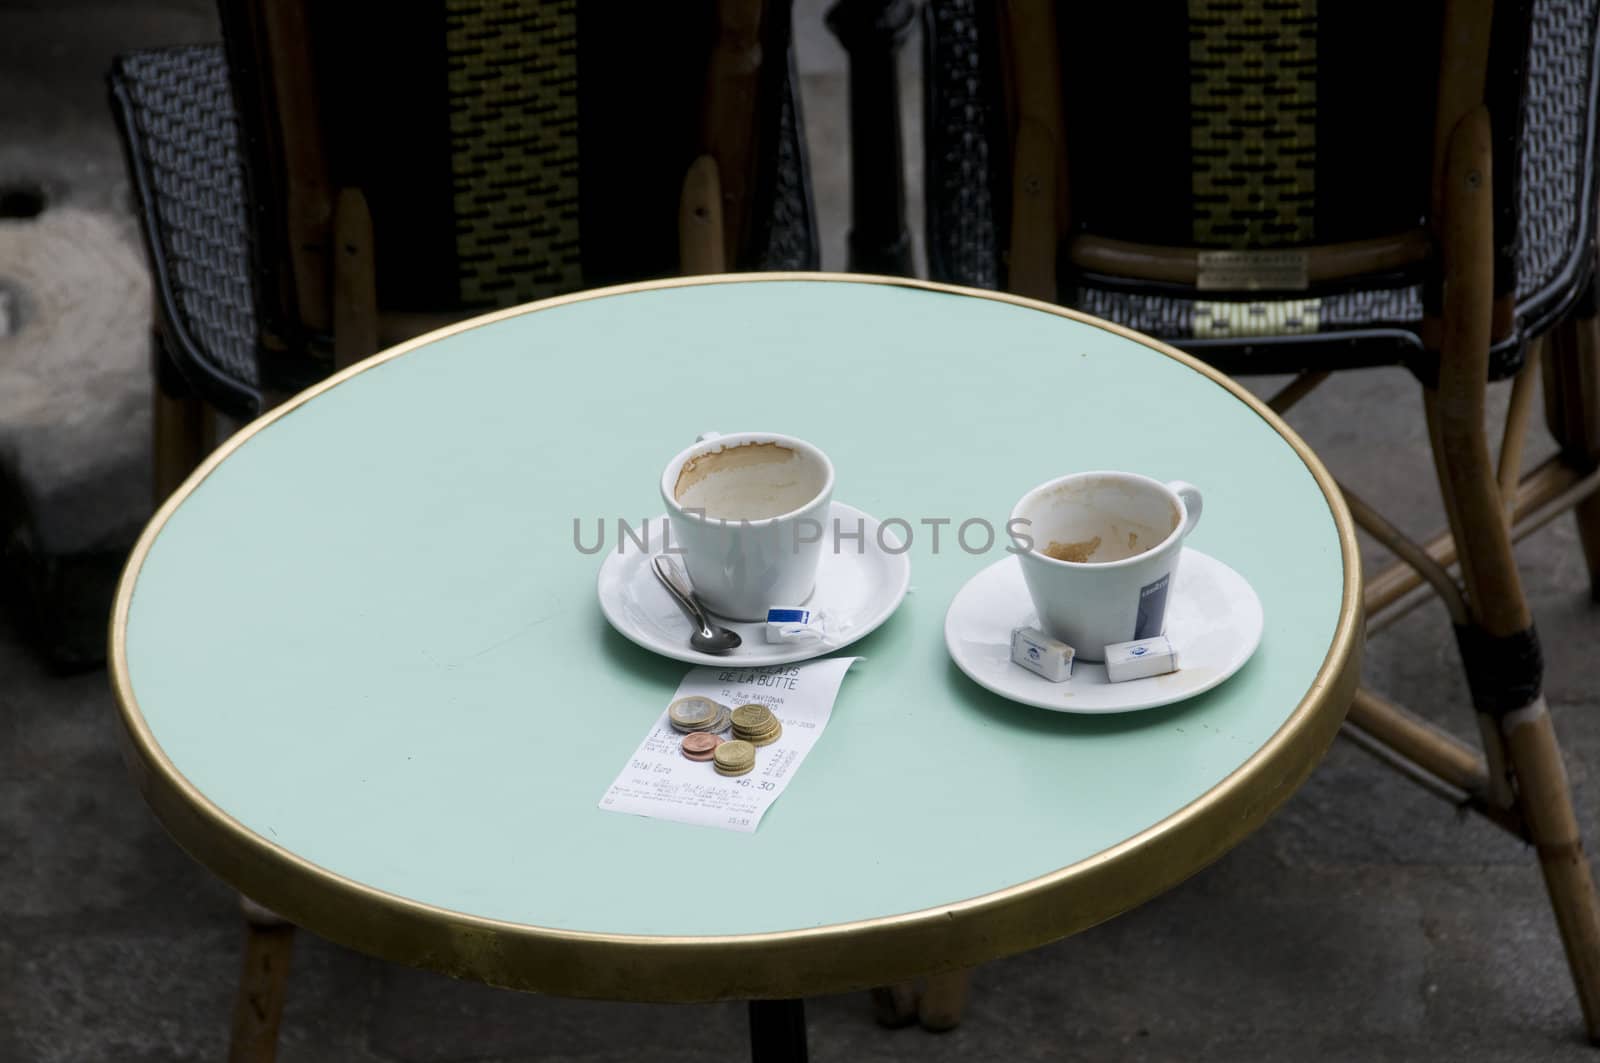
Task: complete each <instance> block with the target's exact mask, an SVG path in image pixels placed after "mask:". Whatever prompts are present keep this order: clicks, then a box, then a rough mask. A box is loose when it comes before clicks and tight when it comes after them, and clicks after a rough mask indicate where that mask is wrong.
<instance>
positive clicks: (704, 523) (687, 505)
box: [661, 432, 833, 620]
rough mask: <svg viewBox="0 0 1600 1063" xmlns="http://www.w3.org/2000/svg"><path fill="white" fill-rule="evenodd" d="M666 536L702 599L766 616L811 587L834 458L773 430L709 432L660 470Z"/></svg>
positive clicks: (747, 615)
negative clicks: (665, 514) (665, 513)
mask: <svg viewBox="0 0 1600 1063" xmlns="http://www.w3.org/2000/svg"><path fill="white" fill-rule="evenodd" d="M661 497H662V498H663V499H664V500H665V501H666V503H667V513H668V520H669V522H670V524H671V536H672V538H671V542H672V544H673V546H674V548H675V549H678V550H681V552H682V554H683V563H684V567H685V568H687V569H688V570H689V580H690V582H691V583H693V584H694V590H695V593H696V594H697V595H699V597H700V600H701V601H702V602H703V603H705V606H706V608H708V609H710V610H711V611H712V612H713V613H717V614H718V615H720V616H723V617H727V618H728V619H731V620H764V619H766V616H767V610H768V609H769V608H770V607H772V606H774V605H778V606H783V605H804V604H805V603H806V602H807V601H809V600H810V598H811V593H812V591H813V590H815V589H816V583H817V565H818V564H819V563H820V562H821V560H822V549H823V541H824V538H825V536H824V534H823V533H824V531H825V529H826V528H827V524H828V505H829V503H830V502H831V501H832V499H833V463H832V462H830V461H829V460H828V456H827V455H826V454H824V453H823V452H822V451H820V450H818V449H817V448H816V447H814V446H812V445H811V444H810V443H807V442H805V441H804V440H800V439H796V438H794V437H793V436H786V435H779V434H777V433H776V432H734V433H731V434H729V435H719V434H718V433H716V432H707V433H705V434H704V435H702V436H701V437H700V438H699V440H697V441H696V442H695V444H694V445H693V446H691V447H687V448H685V449H684V450H683V451H682V452H681V453H680V454H679V455H678V456H677V457H675V458H673V459H672V460H671V461H670V462H668V463H667V467H666V470H665V471H664V472H662V474H661Z"/></svg>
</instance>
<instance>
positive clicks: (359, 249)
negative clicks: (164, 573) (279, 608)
mask: <svg viewBox="0 0 1600 1063" xmlns="http://www.w3.org/2000/svg"><path fill="white" fill-rule="evenodd" d="M304 3H305V0H256V2H255V4H254V5H253V8H252V11H251V13H250V15H251V19H252V32H253V33H254V34H255V37H256V40H257V43H258V46H259V47H260V48H261V50H262V53H263V54H262V55H261V65H262V69H263V70H264V71H265V73H266V76H267V77H269V78H270V79H271V83H272V84H271V93H272V99H273V103H274V106H275V109H276V118H277V125H276V128H274V129H272V130H270V131H269V132H270V134H271V136H272V137H273V138H274V139H275V141H276V144H277V153H278V156H279V158H281V160H282V164H283V166H284V168H285V171H286V173H285V175H284V176H285V180H284V189H285V194H286V199H287V203H286V207H287V210H286V222H287V224H288V225H289V227H290V230H291V233H292V239H291V241H290V244H291V248H292V250H291V257H290V261H289V262H286V263H284V266H285V267H286V268H287V269H288V270H289V272H290V273H291V274H292V282H293V285H294V288H295V293H296V298H297V303H298V306H299V308H300V311H301V316H302V317H303V318H304V320H305V321H306V322H307V324H308V325H311V326H314V327H316V328H318V329H322V328H327V329H328V330H329V331H331V333H332V336H333V347H334V364H335V368H337V369H343V368H345V367H346V366H349V365H352V364H354V363H355V362H358V361H360V360H361V359H363V358H366V357H367V356H369V355H371V354H374V353H376V352H377V351H378V350H379V349H380V348H381V347H383V346H388V345H391V344H394V343H399V342H401V341H403V340H406V339H409V338H411V337H412V336H416V335H419V334H421V333H423V332H426V331H429V330H431V329H434V328H438V327H441V326H443V325H446V324H449V323H450V322H452V321H454V320H457V319H459V317H460V315H438V314H409V313H380V312H379V309H378V304H377V284H376V277H375V271H374V259H373V225H372V215H371V212H370V211H369V210H368V207H367V202H366V198H365V196H364V195H363V193H362V190H361V189H359V188H334V187H332V186H331V184H330V183H329V181H328V178H327V157H326V153H325V152H324V150H323V141H322V133H321V129H320V126H319V120H318V113H317V96H316V91H315V86H314V85H313V84H312V83H311V81H310V77H309V75H310V72H311V71H312V70H313V64H312V62H311V47H310V40H309V38H308V36H307V26H306V20H305V8H304V6H303V5H304ZM766 13H767V12H766V5H765V4H764V3H763V0H717V22H718V27H717V39H716V43H715V44H714V46H713V48H712V53H711V57H710V61H709V63H708V66H707V73H706V88H705V93H704V97H703V105H702V106H703V114H702V120H701V131H700V140H701V142H700V144H699V150H700V154H699V155H698V156H697V157H696V159H695V160H694V162H693V163H692V164H691V165H690V166H689V168H688V170H687V172H686V173H685V176H684V180H683V187H682V193H681V197H680V207H679V216H678V225H679V264H680V268H681V272H683V273H684V274H698V273H719V272H723V271H725V270H726V268H727V263H729V262H732V261H734V260H735V257H736V255H737V253H738V250H739V247H740V241H741V240H742V238H743V236H744V234H745V232H746V231H747V229H748V227H749V225H750V224H751V218H750V214H751V210H752V205H753V198H754V189H755V185H756V179H755V178H756V174H755V169H756V164H757V157H756V152H755V150H754V123H755V120H756V115H757V112H756V100H757V97H758V91H759V78H760V72H761V63H762V58H763V57H762V24H763V19H764V17H765V16H766ZM780 61H781V60H780ZM162 350H163V348H162V347H161V340H160V335H159V329H158V332H157V335H156V357H157V359H158V373H157V376H158V380H162V379H164V380H165V381H166V385H165V386H161V385H160V384H158V386H157V387H156V388H155V396H154V408H153V413H154V464H155V494H156V504H157V505H159V504H160V503H161V502H163V501H165V499H166V498H167V497H168V496H169V495H170V494H171V493H172V492H173V491H175V490H177V488H178V487H179V486H180V485H181V484H182V483H183V481H184V480H185V479H186V478H187V477H188V476H189V474H190V473H191V472H193V470H194V469H195V467H196V466H198V465H199V464H200V462H201V460H202V459H203V458H204V457H205V456H206V454H208V453H210V452H211V451H212V450H213V449H215V447H216V446H217V444H219V443H220V442H221V441H222V439H223V438H224V427H223V426H222V424H221V422H220V419H219V418H218V417H217V415H216V411H214V410H212V409H211V408H210V407H208V406H207V405H206V404H205V403H204V402H203V401H202V400H201V399H200V398H199V397H198V396H196V395H195V394H193V393H192V392H191V391H190V390H189V389H188V388H186V387H184V386H183V384H182V382H181V380H179V379H177V375H176V373H175V372H171V371H165V370H170V367H168V366H166V365H165V356H164V355H163V353H162ZM287 397H288V396H286V395H270V394H269V395H268V396H267V398H266V405H267V408H269V409H270V408H271V407H272V406H275V405H277V404H278V403H280V402H282V401H283V400H284V399H285V398H287ZM239 901H240V907H241V911H242V912H243V915H244V923H245V928H246V934H245V947H244V958H243V966H242V969H241V974H240V981H239V991H238V996H237V999H236V1002H235V1006H234V1015H233V1026H232V1034H231V1038H230V1044H229V1053H228V1059H229V1061H230V1063H271V1060H273V1059H274V1058H275V1057H276V1054H277V1043H278V1027H279V1023H280V1021H281V1019H282V1016H283V1008H284V1003H285V1000H286V997H287V990H288V974H289V966H290V959H291V957H292V954H293V948H294V930H295V928H294V926H293V924H290V923H288V922H286V921H284V920H283V919H280V918H279V917H277V916H276V915H274V914H273V913H272V912H270V911H268V910H266V909H264V908H262V907H261V906H260V905H257V904H256V903H254V902H253V901H251V900H250V899H249V898H247V897H244V896H242V895H241V896H240V898H239Z"/></svg>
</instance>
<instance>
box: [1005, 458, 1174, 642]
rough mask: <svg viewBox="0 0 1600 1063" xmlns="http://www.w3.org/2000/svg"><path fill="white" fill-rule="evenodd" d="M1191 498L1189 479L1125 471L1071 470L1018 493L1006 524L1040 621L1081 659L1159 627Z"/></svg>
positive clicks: (1159, 632) (1155, 631)
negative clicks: (1158, 477)
mask: <svg viewBox="0 0 1600 1063" xmlns="http://www.w3.org/2000/svg"><path fill="white" fill-rule="evenodd" d="M1201 504H1202V503H1201V497H1200V491H1199V489H1198V488H1196V487H1195V486H1194V485H1192V484H1188V483H1184V482H1183V481H1182V480H1173V481H1171V482H1169V483H1162V482H1161V481H1159V480H1153V479H1151V478H1150V477H1148V476H1141V475H1139V474H1138V473H1131V472H1079V473H1073V474H1071V475H1070V476H1062V477H1059V478H1057V479H1054V480H1051V481H1049V482H1048V483H1043V484H1040V485H1039V486H1038V487H1035V488H1034V489H1033V490H1031V491H1029V492H1028V493H1027V494H1025V495H1023V496H1022V499H1021V500H1020V501H1019V502H1018V503H1017V504H1016V506H1015V507H1014V508H1013V509H1012V510H1011V522H1010V524H1009V525H1008V528H1009V530H1010V532H1011V536H1012V542H1013V549H1014V550H1015V551H1016V553H1017V559H1018V561H1019V562H1020V563H1021V565H1022V575H1023V579H1024V580H1025V581H1026V582H1027V585H1028V595H1029V597H1031V598H1032V599H1033V605H1034V608H1035V609H1036V610H1037V611H1038V613H1039V625H1040V627H1042V628H1043V629H1044V631H1045V633H1046V634H1048V635H1050V636H1051V637H1052V638H1056V639H1060V640H1061V641H1062V642H1065V643H1067V644H1068V645H1069V646H1071V647H1073V649H1074V650H1076V651H1077V656H1078V657H1079V658H1080V659H1081V660H1086V661H1100V660H1103V659H1104V656H1105V648H1106V647H1107V646H1110V645H1112V644H1114V643H1118V642H1132V641H1134V640H1135V639H1145V638H1154V637H1155V636H1157V635H1162V634H1165V633H1166V614H1167V599H1168V597H1169V592H1170V590H1171V587H1172V582H1173V580H1174V578H1175V577H1176V575H1177V570H1178V558H1179V556H1180V555H1181V554H1182V552H1183V542H1184V540H1185V539H1186V538H1188V536H1189V533H1190V532H1191V531H1193V530H1194V527H1195V525H1196V524H1197V523H1199V521H1200V510H1201Z"/></svg>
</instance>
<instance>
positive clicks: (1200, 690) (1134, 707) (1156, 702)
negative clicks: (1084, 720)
mask: <svg viewBox="0 0 1600 1063" xmlns="http://www.w3.org/2000/svg"><path fill="white" fill-rule="evenodd" d="M1183 554H1195V555H1197V556H1199V557H1203V558H1205V559H1206V560H1207V561H1209V562H1211V563H1213V564H1216V565H1219V566H1221V567H1222V568H1223V569H1224V570H1226V571H1227V572H1229V573H1232V575H1233V576H1234V577H1236V578H1237V579H1238V581H1239V584H1240V585H1241V586H1242V587H1244V589H1245V590H1247V591H1249V592H1250V598H1251V600H1252V601H1254V602H1255V608H1256V614H1257V615H1258V616H1259V617H1260V621H1259V622H1258V623H1257V625H1256V629H1255V636H1254V638H1253V639H1252V640H1251V644H1250V647H1249V648H1248V649H1247V650H1246V651H1245V652H1244V653H1243V655H1242V656H1240V657H1239V659H1238V661H1237V663H1235V664H1234V665H1233V667H1231V668H1228V669H1226V670H1224V671H1219V672H1218V674H1216V675H1214V676H1212V677H1210V678H1209V679H1207V680H1205V681H1204V682H1203V683H1202V684H1201V685H1199V686H1195V687H1191V688H1187V689H1184V690H1179V691H1173V692H1171V693H1169V694H1167V695H1157V696H1154V697H1152V698H1151V699H1150V700H1147V701H1139V700H1136V699H1135V698H1130V703H1129V704H1126V705H1117V706H1105V707H1101V708H1079V707H1076V706H1072V705H1066V704H1062V703H1061V702H1059V701H1049V702H1047V701H1044V700H1042V699H1037V698H1030V697H1028V696H1027V695H1026V694H1019V693H1018V692H1017V691H1016V690H1015V688H1012V689H1003V688H1001V687H999V686H997V685H995V684H993V683H991V682H989V681H987V680H986V679H985V678H984V677H982V676H981V675H979V674H978V673H976V672H975V670H974V669H973V668H970V667H969V666H968V662H967V661H965V660H963V655H962V654H961V653H959V652H957V650H956V635H955V633H954V632H953V630H952V624H953V619H952V618H953V617H954V616H955V611H956V603H957V602H959V601H960V600H961V596H962V595H963V594H965V593H966V592H967V589H968V588H969V587H971V586H972V585H973V584H975V583H977V582H978V581H979V580H981V579H984V578H985V577H988V576H989V575H990V572H991V570H993V569H998V568H999V567H1000V566H1001V565H1005V564H1020V562H1018V560H1017V558H1016V557H1015V556H1012V557H1004V558H1001V559H1000V560H998V561H995V562H993V563H992V564H988V565H985V566H984V567H983V568H981V569H979V570H978V571H977V572H975V573H973V574H972V576H971V577H969V578H968V579H967V581H966V582H965V583H963V584H962V585H961V587H960V589H959V590H957V591H956V593H955V595H954V596H953V597H952V598H951V599H950V604H949V606H948V607H946V609H945V615H944V647H945V652H946V653H947V654H948V655H949V657H950V661H951V663H953V664H954V665H955V666H956V667H957V668H958V669H960V670H961V674H962V675H965V676H966V677H967V678H968V679H970V680H972V681H973V682H974V683H976V684H977V685H978V686H980V687H982V688H983V689H984V690H987V691H988V692H989V693H991V694H994V695H995V696H996V697H1000V698H1004V699H1005V700H1007V701H1009V702H1012V703H1013V704H1017V705H1026V706H1028V707H1030V708H1037V709H1043V710H1045V711H1046V712H1060V713H1068V714H1070V715H1074V716H1112V715H1118V714H1121V713H1125V712H1142V711H1144V710H1145V709H1159V708H1163V707H1165V706H1168V705H1176V704H1178V703H1180V702H1184V701H1188V700H1189V699H1190V698H1196V697H1199V696H1200V695H1201V694H1204V693H1207V692H1208V691H1211V690H1214V689H1216V688H1217V687H1219V686H1221V685H1222V684H1223V683H1226V682H1227V681H1228V680H1229V679H1232V678H1233V677H1234V676H1235V675H1237V674H1238V673H1239V671H1240V669H1242V668H1244V666H1245V665H1247V664H1249V663H1250V661H1251V660H1253V659H1254V658H1255V655H1256V653H1257V652H1258V651H1259V650H1260V649H1261V642H1262V639H1263V638H1265V636H1266V610H1265V608H1264V607H1263V606H1262V604H1261V595H1259V594H1257V593H1256V589H1255V587H1253V586H1252V585H1251V584H1250V581H1249V580H1247V579H1245V577H1244V574H1243V573H1241V572H1240V571H1239V570H1238V569H1236V568H1234V567H1233V566H1232V565H1230V564H1228V563H1227V562H1226V561H1223V560H1222V559H1221V558H1219V557H1217V556H1216V555H1215V554H1209V553H1206V552H1205V551H1204V550H1197V549H1195V548H1194V547H1192V546H1185V547H1184V548H1183V553H1182V554H1180V555H1179V563H1180V565H1181V564H1182V557H1183ZM1023 593H1024V594H1026V591H1024V592H1023ZM1180 652H1181V651H1180ZM1096 663H1098V662H1096ZM1019 672H1020V674H1019V675H1018V676H1017V677H1016V678H1017V679H1018V680H1019V681H1023V676H1030V677H1032V678H1038V677H1036V676H1031V673H1027V672H1021V670H1020V669H1019ZM1158 678H1160V677H1159V676H1149V677H1147V679H1158ZM1147 679H1135V680H1132V681H1130V682H1127V683H1120V684H1113V683H1106V684H1104V686H1122V687H1127V688H1130V693H1132V690H1133V689H1136V688H1138V687H1139V686H1140V684H1143V683H1145V682H1146V681H1147ZM1047 682H1048V681H1047ZM1067 682H1071V680H1070V679H1069V680H1067ZM1051 686H1052V687H1053V686H1054V684H1051Z"/></svg>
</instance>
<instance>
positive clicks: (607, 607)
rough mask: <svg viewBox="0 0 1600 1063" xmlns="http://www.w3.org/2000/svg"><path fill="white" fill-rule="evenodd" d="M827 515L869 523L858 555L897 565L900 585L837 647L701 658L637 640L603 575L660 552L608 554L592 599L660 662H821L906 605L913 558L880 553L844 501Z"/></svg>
mask: <svg viewBox="0 0 1600 1063" xmlns="http://www.w3.org/2000/svg"><path fill="white" fill-rule="evenodd" d="M828 515H829V517H830V518H832V517H836V516H842V517H861V518H863V519H864V520H865V521H866V522H867V524H866V527H865V528H864V530H865V531H866V532H867V533H868V534H867V535H866V536H865V537H864V538H863V542H864V543H866V544H867V546H866V549H865V550H863V551H862V552H863V553H864V554H865V553H872V554H876V555H878V556H879V557H880V558H882V559H883V560H884V561H885V562H887V563H888V564H889V565H891V566H898V568H899V571H900V578H899V582H898V586H896V587H895V588H894V590H893V592H892V593H890V594H886V595H885V596H884V604H883V605H882V606H881V607H879V608H878V609H876V610H874V611H873V612H872V613H871V614H870V615H869V619H868V622H866V623H864V624H859V625H857V626H856V627H855V628H854V629H852V631H851V632H850V636H849V637H848V638H846V639H844V640H843V641H841V642H837V643H833V644H831V645H827V646H822V647H817V646H814V645H810V644H806V643H796V644H794V645H793V646H792V647H791V648H788V649H780V648H779V647H776V646H773V644H772V643H769V642H761V643H758V645H760V646H762V647H763V648H766V647H771V648H772V649H773V650H774V651H775V652H773V653H771V654H769V655H763V656H760V657H757V656H755V655H754V654H741V653H740V651H739V650H734V651H733V652H732V653H725V654H709V653H701V652H700V651H699V650H695V649H692V648H690V646H689V645H688V642H687V641H685V642H684V646H683V649H682V650H675V649H674V650H669V649H666V648H663V647H662V646H661V645H657V644H652V643H649V642H645V641H641V638H640V637H636V635H639V634H640V632H639V631H638V629H636V628H635V627H634V626H633V625H631V624H628V623H626V622H625V621H624V620H623V618H622V617H620V616H618V615H615V614H614V613H613V602H614V601H615V598H614V597H611V596H608V595H607V594H606V593H605V581H606V575H607V573H608V572H611V571H613V570H614V569H615V568H616V567H617V566H619V565H621V564H623V560H622V559H623V558H628V557H641V556H642V558H643V560H641V561H640V565H641V566H642V565H643V564H644V562H645V561H648V560H649V559H650V558H652V557H655V556H656V555H657V554H659V553H660V552H661V551H660V550H659V549H657V550H651V551H649V552H647V553H645V554H643V555H640V554H632V555H624V554H619V553H616V552H614V551H612V552H608V553H607V554H606V559H605V560H604V561H603V562H601V564H600V568H599V571H598V572H596V574H595V598H596V600H597V601H598V602H599V605H600V612H601V615H603V616H604V617H605V619H606V623H608V624H610V625H611V628H612V630H613V631H615V632H616V633H617V634H619V635H621V636H622V637H623V638H625V639H627V640H628V641H629V642H631V643H632V644H633V645H635V646H638V647H639V648H640V649H642V650H645V651H647V652H649V653H653V654H655V655H656V656H658V657H664V658H667V659H668V660H674V661H681V662H683V663H684V664H694V665H703V666H711V667H715V666H718V665H727V666H732V667H736V668H766V667H770V666H772V665H779V664H798V663H800V662H802V661H810V660H814V659H816V658H818V657H825V656H827V655H828V654H830V653H833V652H835V651H836V650H842V649H844V648H846V647H847V646H851V645H853V644H855V643H856V642H859V641H860V640H861V639H864V638H866V637H867V636H868V635H870V634H872V633H873V632H874V631H876V630H878V628H880V627H882V626H883V625H884V624H886V623H888V621H889V618H890V617H892V616H893V615H894V614H895V613H896V612H898V611H899V609H900V606H901V605H902V604H903V603H904V602H905V600H906V595H907V594H908V593H909V592H910V590H911V556H910V551H909V550H902V551H901V552H900V553H898V554H894V553H890V552H888V551H887V550H883V549H881V548H880V547H879V546H878V542H877V536H876V535H875V534H873V532H874V529H876V528H878V527H881V526H882V524H883V522H882V521H880V520H879V519H878V518H877V517H874V516H873V515H872V514H871V513H868V512H867V511H866V510H864V509H860V508H858V507H856V506H852V505H850V504H849V503H848V502H841V501H839V500H838V499H837V498H835V499H831V500H830V501H829V502H828ZM668 516H669V514H667V513H665V512H663V513H661V514H660V515H659V518H658V519H660V520H663V521H664V520H666V519H668ZM831 556H834V555H831V554H828V553H826V552H824V553H823V555H822V563H823V564H827V563H828V558H829V557H831ZM815 594H816V592H815V591H813V592H812V597H813V598H814V597H815ZM719 619H723V620H726V619H727V618H725V617H720V616H719ZM733 623H736V624H742V625H748V624H753V623H759V621H748V620H747V621H733ZM750 644H751V642H750V641H749V640H747V641H746V642H745V645H750Z"/></svg>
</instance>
